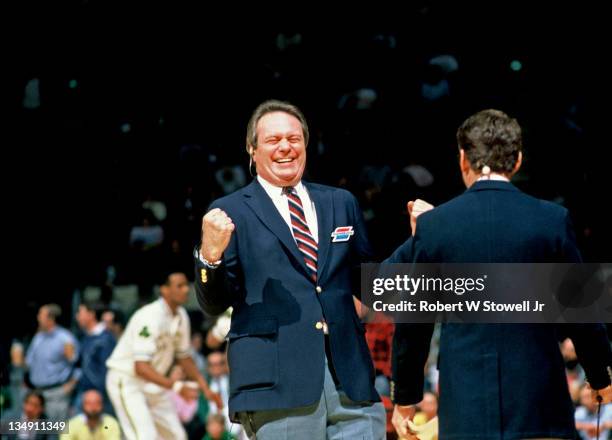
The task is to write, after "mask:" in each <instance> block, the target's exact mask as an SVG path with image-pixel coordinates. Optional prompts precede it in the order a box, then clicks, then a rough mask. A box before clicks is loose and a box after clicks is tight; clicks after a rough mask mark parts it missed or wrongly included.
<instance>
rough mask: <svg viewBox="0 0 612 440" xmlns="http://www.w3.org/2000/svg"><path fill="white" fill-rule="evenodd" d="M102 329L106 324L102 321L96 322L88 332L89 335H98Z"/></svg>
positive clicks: (104, 328)
mask: <svg viewBox="0 0 612 440" xmlns="http://www.w3.org/2000/svg"><path fill="white" fill-rule="evenodd" d="M104 330H106V325H105V324H104V323H103V322H98V323H97V324H96V326H95V327H94V328H93V329H92V330H91V331H90V332H89V334H90V335H91V336H98V335H99V334H101V333H102V332H103V331H104Z"/></svg>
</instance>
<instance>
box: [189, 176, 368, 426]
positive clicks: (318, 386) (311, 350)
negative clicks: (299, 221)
mask: <svg viewBox="0 0 612 440" xmlns="http://www.w3.org/2000/svg"><path fill="white" fill-rule="evenodd" d="M303 183H304V185H305V186H306V189H307V190H308V192H309V195H310V197H311V199H312V200H313V202H314V205H315V209H316V212H317V222H318V230H319V244H318V249H319V252H318V265H317V266H318V274H317V280H318V281H317V283H315V282H314V281H313V280H312V279H311V278H310V277H309V276H308V273H307V271H306V266H305V263H304V259H303V257H302V255H301V254H300V252H299V250H298V248H297V246H296V244H295V241H294V239H293V236H292V234H291V231H290V229H289V227H288V225H287V224H286V223H285V221H284V220H283V218H282V216H281V215H280V214H279V212H278V210H277V209H276V207H275V206H274V203H273V202H272V200H271V199H270V197H269V196H268V195H267V193H266V192H265V190H264V189H263V188H262V187H261V185H260V184H259V183H258V182H257V180H254V181H253V182H252V183H251V184H250V185H248V186H246V187H245V188H243V189H241V190H239V191H236V192H235V193H233V194H230V195H229V196H227V197H223V198H221V199H219V200H217V201H215V202H213V204H212V205H211V208H220V209H222V210H224V211H225V212H226V213H227V214H228V215H229V216H230V217H231V219H232V220H233V222H234V224H235V225H236V229H235V230H234V233H233V234H232V238H231V241H230V243H229V246H228V248H227V249H226V251H225V253H224V255H223V263H222V265H221V266H220V267H219V268H217V269H213V270H210V269H206V268H205V266H204V265H203V264H202V263H201V262H200V261H199V260H196V292H197V298H198V301H199V303H200V305H201V307H202V309H204V311H205V312H207V313H209V314H213V315H214V314H219V313H221V312H223V311H224V310H225V309H226V308H227V307H229V306H232V307H233V314H232V323H231V329H230V332H229V335H228V336H229V348H228V359H229V365H230V400H229V410H230V413H232V414H234V413H236V412H238V411H257V410H271V409H279V408H295V407H300V406H305V405H309V404H312V403H314V402H316V401H318V400H319V398H320V397H321V392H322V390H323V379H324V371H325V370H324V368H325V367H324V366H325V339H324V338H325V337H324V334H323V331H322V330H321V329H317V327H316V323H317V322H318V321H321V320H322V319H325V320H326V322H327V323H328V325H329V343H330V347H331V356H332V360H333V365H334V367H335V370H336V374H337V377H338V380H339V382H340V385H341V387H342V389H343V390H344V391H345V392H346V394H347V395H348V396H349V397H350V398H351V399H352V400H354V401H378V400H379V397H378V394H377V393H376V390H375V389H374V371H373V365H372V360H371V358H370V354H369V351H368V347H367V344H366V341H365V337H364V328H363V325H362V323H361V321H360V320H359V318H358V317H357V314H356V312H355V307H354V304H353V294H357V293H358V292H359V264H360V263H361V262H362V261H364V260H366V259H368V258H369V256H370V254H371V251H370V246H369V243H368V239H367V235H366V230H365V226H364V222H363V218H362V215H361V212H360V210H359V207H358V204H357V201H356V199H355V198H354V197H353V196H352V195H351V194H350V193H349V192H347V191H344V190H341V189H336V188H332V187H328V186H323V185H317V184H312V183H306V182H303ZM339 226H353V228H354V235H353V236H351V237H350V240H348V241H346V242H336V243H333V242H332V238H331V233H332V231H334V229H335V228H337V227H339Z"/></svg>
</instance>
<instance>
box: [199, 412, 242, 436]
mask: <svg viewBox="0 0 612 440" xmlns="http://www.w3.org/2000/svg"><path fill="white" fill-rule="evenodd" d="M202 440H236V436H234V435H233V434H231V433H230V432H227V430H226V429H225V418H224V417H223V416H222V415H221V414H210V415H209V416H208V419H206V435H205V436H204V438H203V439H202Z"/></svg>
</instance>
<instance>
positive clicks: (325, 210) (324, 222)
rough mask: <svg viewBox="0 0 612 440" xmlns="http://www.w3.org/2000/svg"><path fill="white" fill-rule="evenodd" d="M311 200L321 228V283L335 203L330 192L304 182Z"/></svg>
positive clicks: (319, 272) (319, 268)
mask: <svg viewBox="0 0 612 440" xmlns="http://www.w3.org/2000/svg"><path fill="white" fill-rule="evenodd" d="M302 183H303V184H304V186H305V187H306V189H307V190H308V194H309V195H310V198H311V199H312V201H313V202H314V206H315V210H316V211H317V226H318V228H319V243H318V248H319V252H318V258H317V280H318V281H319V282H320V281H321V275H322V274H323V269H325V263H326V262H327V254H328V253H329V246H330V241H331V232H332V225H333V224H334V203H333V199H332V193H331V192H330V191H321V190H320V189H318V188H316V187H314V186H312V185H310V184H308V183H306V182H304V181H302Z"/></svg>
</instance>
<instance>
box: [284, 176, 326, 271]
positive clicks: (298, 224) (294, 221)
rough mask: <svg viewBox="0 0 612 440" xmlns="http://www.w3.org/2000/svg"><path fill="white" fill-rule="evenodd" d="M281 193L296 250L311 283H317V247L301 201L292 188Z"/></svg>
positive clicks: (286, 188) (289, 187)
mask: <svg viewBox="0 0 612 440" xmlns="http://www.w3.org/2000/svg"><path fill="white" fill-rule="evenodd" d="M283 192H284V193H285V195H286V196H287V203H289V215H290V217H291V231H292V232H293V237H294V238H295V241H296V243H297V247H298V249H299V250H300V252H301V253H302V256H303V257H304V262H305V263H306V267H307V268H308V274H309V275H310V277H311V278H312V279H313V281H317V256H318V253H319V247H318V245H317V242H316V240H315V239H314V237H313V236H312V234H311V233H310V228H309V227H308V223H307V222H306V216H305V215H304V207H303V206H302V200H301V199H300V196H298V194H297V191H296V190H295V188H294V187H292V186H286V187H284V188H283Z"/></svg>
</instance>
